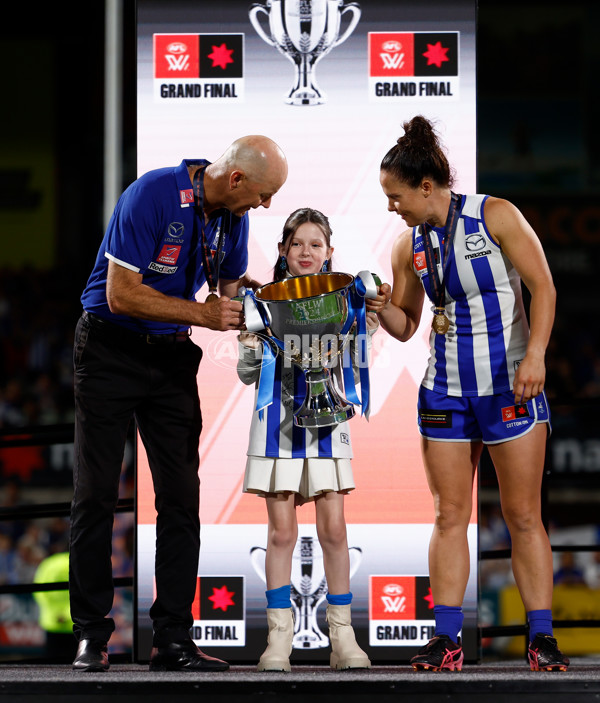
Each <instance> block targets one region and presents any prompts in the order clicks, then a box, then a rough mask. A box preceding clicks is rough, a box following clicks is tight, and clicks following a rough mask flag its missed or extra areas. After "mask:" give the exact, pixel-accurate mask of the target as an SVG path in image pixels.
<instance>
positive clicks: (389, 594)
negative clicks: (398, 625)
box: [369, 574, 433, 621]
mask: <svg viewBox="0 0 600 703" xmlns="http://www.w3.org/2000/svg"><path fill="white" fill-rule="evenodd" d="M432 615H433V599H432V597H431V587H430V585H429V578H428V577H427V576H403V575H400V574H388V575H387V576H385V575H377V576H376V575H372V576H370V577H369V617H370V619H371V620H387V621H395V620H430V619H431V617H432Z"/></svg>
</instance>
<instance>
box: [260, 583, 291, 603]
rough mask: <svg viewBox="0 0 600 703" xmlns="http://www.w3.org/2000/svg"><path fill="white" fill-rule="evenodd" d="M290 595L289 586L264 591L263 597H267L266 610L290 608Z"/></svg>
mask: <svg viewBox="0 0 600 703" xmlns="http://www.w3.org/2000/svg"><path fill="white" fill-rule="evenodd" d="M291 593H292V587H291V585H290V584H288V585H287V586H280V587H279V588H272V589H271V590H270V591H265V596H267V608H291V607H292V600H291Z"/></svg>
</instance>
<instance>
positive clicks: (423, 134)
mask: <svg viewBox="0 0 600 703" xmlns="http://www.w3.org/2000/svg"><path fill="white" fill-rule="evenodd" d="M402 127H403V128H404V136H402V137H399V139H398V140H397V142H396V144H395V145H394V146H393V147H392V148H391V149H390V150H389V151H388V153H387V154H386V155H385V156H384V157H383V160H382V162H381V167H380V168H381V170H382V171H387V172H388V173H391V174H392V176H394V177H395V178H396V179H397V180H398V181H400V182H401V183H406V184H407V185H408V186H410V187H411V188H417V187H418V186H419V185H420V184H421V181H422V180H423V178H432V179H433V180H434V181H435V182H436V183H437V184H438V185H440V186H443V187H448V188H451V187H452V185H453V183H454V174H453V172H452V169H451V168H450V165H449V164H448V159H447V158H446V154H445V153H444V150H443V148H442V145H441V144H440V140H439V138H438V135H437V133H436V132H435V130H434V128H433V125H432V124H431V122H430V121H429V120H428V119H427V118H426V117H423V116H422V115H417V116H416V117H413V118H412V120H410V122H405V123H404V124H403V125H402Z"/></svg>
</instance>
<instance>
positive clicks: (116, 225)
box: [81, 159, 248, 334]
mask: <svg viewBox="0 0 600 703" xmlns="http://www.w3.org/2000/svg"><path fill="white" fill-rule="evenodd" d="M207 163H208V162H207V161H205V160H202V159H184V160H183V161H182V162H181V164H180V165H179V166H177V167H176V168H172V167H169V168H159V169H156V170H154V171H149V172H148V173H146V174H144V175H143V176H140V178H138V179H137V180H136V181H134V182H133V183H132V184H131V185H130V186H129V187H128V188H127V190H125V192H124V193H123V194H122V195H121V197H120V198H119V201H118V203H117V205H116V207H115V210H114V212H113V215H112V217H111V219H110V222H109V224H108V228H107V230H106V234H105V235H104V239H103V240H102V244H101V245H100V249H99V251H98V256H97V258H96V263H95V266H94V269H93V270H92V273H91V275H90V278H89V280H88V282H87V286H86V288H85V290H84V291H83V294H82V296H81V302H82V303H83V308H84V310H87V311H88V312H91V313H95V314H96V315H99V316H100V317H103V318H104V319H106V320H110V321H111V322H115V323H117V324H119V325H122V326H124V327H128V328H129V329H133V330H136V331H141V332H148V333H158V334H160V333H168V332H176V331H178V330H182V329H187V328H186V327H185V326H182V325H173V324H169V323H165V322H155V321H150V320H139V319H137V318H132V317H128V316H125V315H115V314H113V313H112V312H111V311H110V310H109V307H108V303H107V300H106V277H107V273H108V261H109V259H110V260H111V261H114V262H115V263H117V264H119V265H120V266H124V267H125V268H128V269H130V270H132V271H135V272H137V273H141V274H142V275H143V279H142V282H143V283H144V285H148V286H151V287H152V288H155V289H156V290H158V291H160V292H161V293H164V294H165V295H170V296H174V297H176V298H184V299H186V300H194V299H195V295H196V293H197V292H198V290H200V288H201V287H202V285H203V284H204V283H205V282H206V276H205V272H204V267H203V263H202V243H201V237H199V238H198V239H199V241H198V243H197V245H196V246H195V247H194V245H193V241H192V240H193V237H192V234H193V231H194V218H195V217H197V215H196V212H195V210H194V207H193V205H194V198H193V193H192V184H191V181H190V177H189V174H188V165H192V164H198V165H205V164H207ZM227 214H229V216H230V222H231V225H230V226H229V227H226V230H225V237H224V241H223V245H222V254H221V268H220V278H224V279H230V280H235V279H237V278H241V276H242V275H243V274H244V273H245V272H246V268H247V266H248V215H247V214H245V215H243V216H242V217H237V216H235V215H233V214H231V213H227V212H226V211H225V210H220V211H218V212H217V213H215V216H214V217H211V219H210V220H209V222H208V224H207V225H206V227H205V235H206V241H207V242H208V245H209V248H210V249H212V250H213V251H215V250H216V248H217V240H218V236H219V231H220V229H221V227H222V226H223V220H225V222H227V219H228V218H227V217H225V216H226V215H227ZM198 232H200V222H198Z"/></svg>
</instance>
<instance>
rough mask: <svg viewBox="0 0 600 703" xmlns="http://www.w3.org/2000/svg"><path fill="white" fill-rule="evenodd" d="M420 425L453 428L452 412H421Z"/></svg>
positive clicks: (425, 410) (424, 410) (423, 409)
mask: <svg viewBox="0 0 600 703" xmlns="http://www.w3.org/2000/svg"><path fill="white" fill-rule="evenodd" d="M419 423H420V425H421V427H446V428H448V429H449V428H451V427H452V411H451V410H427V409H425V408H422V409H421V410H419Z"/></svg>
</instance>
